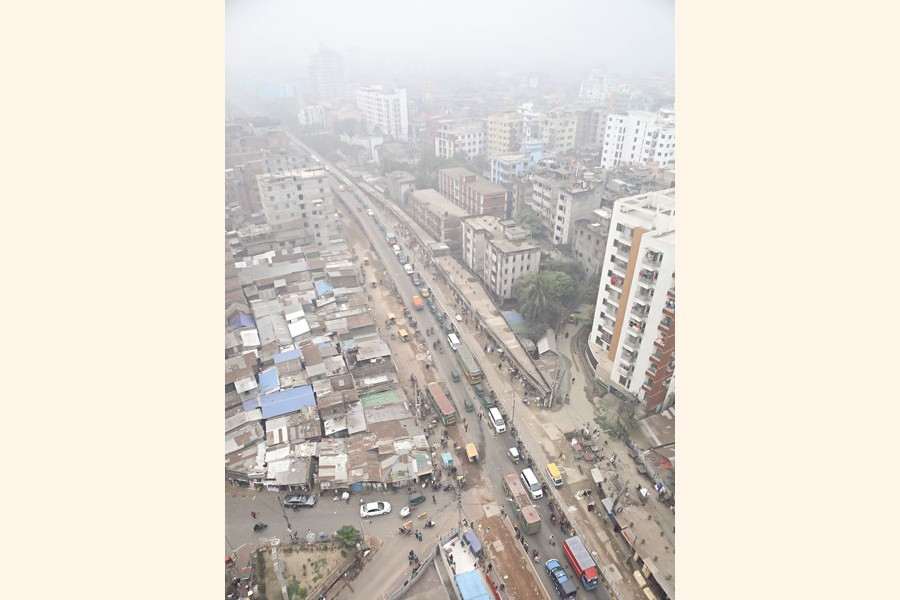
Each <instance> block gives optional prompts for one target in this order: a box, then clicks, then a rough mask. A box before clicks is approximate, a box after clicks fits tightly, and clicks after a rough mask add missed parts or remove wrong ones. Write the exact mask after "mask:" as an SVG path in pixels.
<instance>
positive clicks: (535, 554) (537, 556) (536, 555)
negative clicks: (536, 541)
mask: <svg viewBox="0 0 900 600" xmlns="http://www.w3.org/2000/svg"><path fill="white" fill-rule="evenodd" d="M531 557H532V558H533V559H534V562H536V563H539V562H541V553H540V551H539V550H538V549H537V548H535V549H534V551H533V552H532V553H531Z"/></svg>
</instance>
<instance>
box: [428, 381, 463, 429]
mask: <svg viewBox="0 0 900 600" xmlns="http://www.w3.org/2000/svg"><path fill="white" fill-rule="evenodd" d="M425 395H427V396H428V400H430V401H431V405H432V406H434V409H435V410H436V411H437V412H438V415H440V417H441V423H443V424H444V425H453V424H455V423H456V407H455V406H453V403H452V402H450V399H449V398H447V395H446V394H445V393H444V389H443V388H442V387H441V384H440V383H438V382H437V381H432V382H431V383H429V384H428V385H427V386H425Z"/></svg>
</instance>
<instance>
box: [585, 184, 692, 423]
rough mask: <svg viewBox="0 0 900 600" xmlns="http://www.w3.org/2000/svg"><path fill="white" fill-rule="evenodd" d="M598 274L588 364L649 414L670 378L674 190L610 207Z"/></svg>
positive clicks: (672, 362) (672, 364) (672, 363)
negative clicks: (607, 365) (603, 369)
mask: <svg viewBox="0 0 900 600" xmlns="http://www.w3.org/2000/svg"><path fill="white" fill-rule="evenodd" d="M601 275H602V277H603V281H602V283H601V285H600V290H599V293H598V295H597V306H596V308H595V312H594V323H593V328H592V331H591V335H590V338H589V347H590V350H591V353H592V362H594V363H595V366H596V365H599V364H600V360H601V359H604V361H605V362H611V374H610V382H611V383H612V384H613V385H615V386H616V387H618V388H620V389H622V390H625V391H627V392H629V393H630V394H632V395H634V396H635V397H636V398H637V399H638V400H639V401H640V402H641V404H642V406H643V408H644V411H645V412H653V411H655V410H656V409H657V408H659V407H660V406H661V405H662V403H663V401H664V400H665V398H666V393H667V389H668V387H669V386H670V383H671V379H672V377H673V375H674V372H675V190H674V188H673V189H668V190H664V191H658V192H649V193H646V194H641V195H638V196H633V197H631V198H623V199H621V200H619V201H617V202H616V204H615V206H614V208H613V212H612V219H611V221H610V229H609V237H608V241H607V244H606V256H605V258H604V261H603V267H602V270H601ZM598 376H599V372H598Z"/></svg>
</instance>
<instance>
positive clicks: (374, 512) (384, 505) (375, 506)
mask: <svg viewBox="0 0 900 600" xmlns="http://www.w3.org/2000/svg"><path fill="white" fill-rule="evenodd" d="M389 512H391V503H390V502H368V503H366V504H363V505H362V506H360V507H359V516H360V517H362V518H366V517H377V516H378V515H386V514H388V513H389Z"/></svg>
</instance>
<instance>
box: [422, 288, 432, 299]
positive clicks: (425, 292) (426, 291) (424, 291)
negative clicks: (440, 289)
mask: <svg viewBox="0 0 900 600" xmlns="http://www.w3.org/2000/svg"><path fill="white" fill-rule="evenodd" d="M419 291H420V292H421V293H422V297H423V298H427V297H428V296H430V295H431V290H429V289H428V288H427V287H424V286H423V287H422V288H420V289H419Z"/></svg>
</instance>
